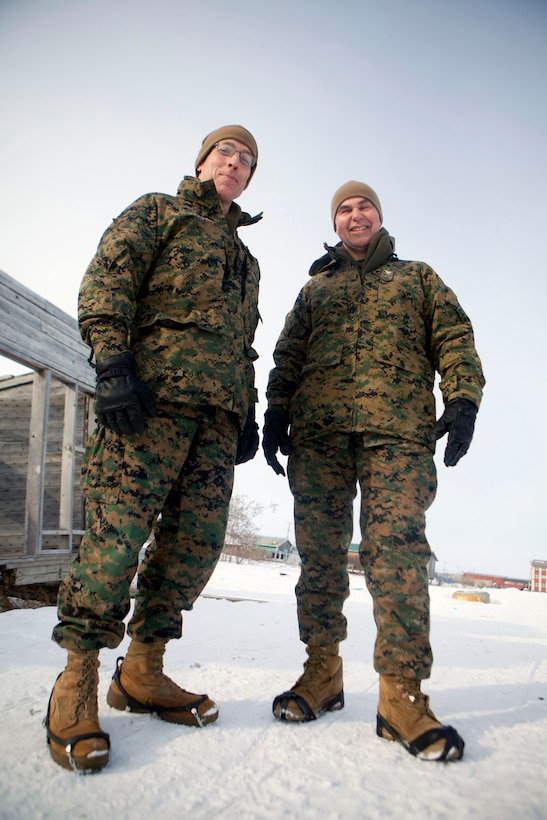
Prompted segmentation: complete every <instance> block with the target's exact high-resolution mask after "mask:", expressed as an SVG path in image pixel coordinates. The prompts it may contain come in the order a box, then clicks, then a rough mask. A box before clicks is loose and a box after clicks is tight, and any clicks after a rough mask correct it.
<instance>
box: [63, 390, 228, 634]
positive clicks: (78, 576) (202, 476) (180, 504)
mask: <svg viewBox="0 0 547 820" xmlns="http://www.w3.org/2000/svg"><path fill="white" fill-rule="evenodd" d="M157 409H158V415H157V417H155V418H149V419H147V421H146V430H145V432H144V433H143V434H142V435H137V436H134V437H126V436H119V435H117V434H116V433H114V432H112V431H111V430H108V429H107V428H105V427H102V426H100V427H97V428H96V430H95V431H94V433H93V434H92V436H91V437H90V439H89V441H88V444H87V447H86V451H85V454H84V466H83V470H82V487H83V490H84V493H85V495H86V499H87V519H88V527H87V529H86V534H85V535H84V537H83V539H82V543H81V545H80V549H79V554H78V557H77V558H76V559H75V560H74V561H73V562H72V565H71V568H70V572H69V574H68V575H67V576H66V578H64V579H63V581H62V582H61V585H60V588H59V597H58V602H57V607H58V615H59V623H58V624H57V626H56V627H55V628H54V631H53V639H54V640H55V641H56V642H57V643H59V644H61V646H63V647H65V648H67V649H81V650H88V649H100V648H101V647H103V646H107V647H109V648H113V647H116V646H118V644H119V643H120V641H121V640H122V638H123V635H124V624H123V620H124V618H125V617H126V615H127V614H128V612H129V606H130V597H129V588H130V584H131V581H132V579H133V577H134V575H135V572H136V570H137V564H138V557H139V551H140V548H141V546H142V545H143V544H144V543H145V541H146V540H147V539H148V536H149V535H150V532H151V530H152V527H153V526H154V536H155V537H154V541H153V543H152V545H151V546H149V547H148V548H147V550H146V553H145V557H144V560H143V563H142V564H141V566H140V567H139V582H138V592H137V595H136V599H135V610H134V613H133V617H132V619H131V621H130V623H129V625H128V632H129V634H130V635H131V636H132V637H134V638H136V639H137V640H138V641H144V642H146V641H149V640H152V639H153V640H169V639H170V638H179V637H180V635H181V632H182V618H181V610H190V609H192V605H193V604H194V601H195V600H196V599H197V597H198V596H199V594H200V593H201V591H202V589H203V587H204V586H205V585H206V583H207V581H208V580H209V577H210V576H211V573H212V572H213V569H214V567H215V566H216V563H217V561H218V559H219V557H220V553H221V551H222V547H223V544H224V534H225V530H226V522H227V516H228V505H229V502H230V497H231V492H232V484H233V471H234V468H233V464H234V458H235V451H236V435H235V430H236V427H235V417H233V416H232V415H231V414H227V413H225V412H224V411H223V410H214V409H211V410H206V409H204V410H203V411H199V410H195V409H192V408H190V407H184V406H181V405H178V406H177V407H176V408H173V407H169V406H166V405H159V406H158V408H157ZM196 476H198V477H199V481H196ZM160 512H161V519H160V520H159V521H158V520H157V518H158V515H159V513H160Z"/></svg>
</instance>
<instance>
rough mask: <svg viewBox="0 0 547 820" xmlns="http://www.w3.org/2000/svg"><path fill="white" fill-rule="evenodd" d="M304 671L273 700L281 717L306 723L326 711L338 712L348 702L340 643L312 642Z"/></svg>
mask: <svg viewBox="0 0 547 820" xmlns="http://www.w3.org/2000/svg"><path fill="white" fill-rule="evenodd" d="M306 652H307V653H308V659H307V660H306V661H305V663H304V672H303V674H302V675H301V676H300V677H299V678H298V680H297V681H296V683H295V684H294V686H293V687H292V689H289V690H288V691H287V692H283V693H282V694H281V695H277V697H276V698H274V701H273V704H272V710H273V713H274V716H275V717H276V718H277V719H278V720H286V721H290V722H293V723H305V722H307V721H310V720H316V718H318V717H319V716H320V715H321V714H323V712H334V711H336V710H338V709H342V708H343V706H344V682H343V672H342V658H340V657H339V655H338V644H332V645H330V646H308V647H307V648H306Z"/></svg>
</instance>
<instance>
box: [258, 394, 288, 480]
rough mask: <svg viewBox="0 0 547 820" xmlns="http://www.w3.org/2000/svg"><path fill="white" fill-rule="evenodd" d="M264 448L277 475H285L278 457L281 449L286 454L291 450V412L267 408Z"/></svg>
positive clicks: (263, 431)
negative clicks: (277, 454)
mask: <svg viewBox="0 0 547 820" xmlns="http://www.w3.org/2000/svg"><path fill="white" fill-rule="evenodd" d="M262 449H263V450H264V455H265V456H266V461H267V462H268V464H269V465H270V467H271V468H272V470H273V471H274V473H277V475H285V470H284V469H283V467H282V466H281V464H280V463H279V461H278V460H277V458H276V453H277V451H278V450H280V451H281V452H282V453H283V455H284V456H288V455H289V453H290V451H291V442H290V438H289V414H288V413H287V411H286V410H275V409H273V410H266V412H265V413H264V429H263V430H262Z"/></svg>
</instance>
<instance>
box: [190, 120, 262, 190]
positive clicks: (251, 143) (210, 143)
mask: <svg viewBox="0 0 547 820" xmlns="http://www.w3.org/2000/svg"><path fill="white" fill-rule="evenodd" d="M230 139H231V140H237V141H238V142H242V143H243V145H246V146H247V148H248V149H249V151H250V152H251V154H252V155H253V157H254V158H255V159H256V163H255V165H253V167H252V168H251V173H250V174H249V179H248V180H247V185H248V184H249V182H250V181H251V178H252V176H253V174H254V172H255V171H256V166H257V165H258V146H257V144H256V140H255V138H254V137H253V135H252V134H251V132H250V131H247V129H246V128H243V126H242V125H223V126H222V128H217V129H216V130H215V131H211V133H210V134H207V136H206V137H205V139H204V140H203V142H202V143H201V148H200V150H199V154H198V156H197V159H196V175H197V173H198V167H199V166H200V165H201V163H202V162H203V161H204V160H205V159H206V157H207V156H208V154H209V153H210V152H211V150H212V149H213V147H214V145H215V144H216V143H217V142H220V141H221V140H230ZM247 185H246V186H245V187H247Z"/></svg>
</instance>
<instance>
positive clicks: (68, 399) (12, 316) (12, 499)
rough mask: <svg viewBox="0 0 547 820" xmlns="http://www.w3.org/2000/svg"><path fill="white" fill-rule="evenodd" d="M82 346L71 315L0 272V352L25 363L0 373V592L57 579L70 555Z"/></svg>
mask: <svg viewBox="0 0 547 820" xmlns="http://www.w3.org/2000/svg"><path fill="white" fill-rule="evenodd" d="M89 352H90V351H89V348H88V347H87V346H86V345H84V343H83V342H82V340H81V337H80V333H79V330H78V323H77V321H76V319H75V318H72V317H71V316H69V315H68V314H66V313H64V312H63V311H61V310H59V309H58V308H57V307H56V306H55V305H53V304H51V303H50V302H48V301H47V300H46V299H43V298H42V297H40V296H38V295H37V294H35V293H33V292H32V291H31V290H29V289H28V288H25V287H24V286H22V285H21V284H20V283H18V282H16V281H15V280H14V279H12V278H11V277H10V276H8V275H7V274H6V273H4V272H3V271H0V356H2V357H5V358H6V359H9V360H11V361H13V362H16V363H18V365H23V367H26V368H29V372H27V373H25V374H24V375H18V376H9V375H5V376H2V377H0V590H2V589H3V590H4V593H5V590H6V589H7V588H10V589H13V587H18V586H19V587H22V586H24V585H28V584H37V583H41V584H47V583H55V582H58V581H59V580H60V579H61V578H62V577H63V575H64V574H65V573H66V572H67V570H68V567H69V565H70V562H71V561H72V560H73V558H74V556H75V554H76V552H77V548H78V544H79V542H80V538H81V536H82V534H83V530H84V513H85V511H84V503H83V499H82V496H81V493H80V489H79V477H80V468H81V461H82V454H83V449H84V445H85V442H86V440H87V437H88V435H89V432H90V430H91V428H92V426H93V425H94V416H93V394H94V383H95V379H94V370H93V369H92V368H91V367H90V365H89V362H88V357H89ZM4 364H5V362H4ZM7 364H8V366H9V362H8V363H7ZM4 369H5V368H4ZM19 369H20V368H19Z"/></svg>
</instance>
